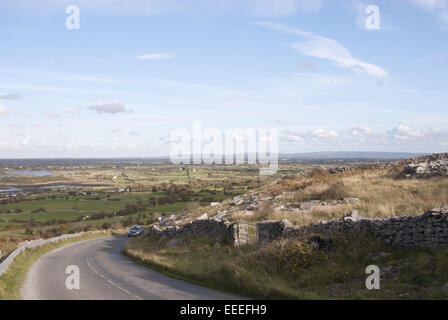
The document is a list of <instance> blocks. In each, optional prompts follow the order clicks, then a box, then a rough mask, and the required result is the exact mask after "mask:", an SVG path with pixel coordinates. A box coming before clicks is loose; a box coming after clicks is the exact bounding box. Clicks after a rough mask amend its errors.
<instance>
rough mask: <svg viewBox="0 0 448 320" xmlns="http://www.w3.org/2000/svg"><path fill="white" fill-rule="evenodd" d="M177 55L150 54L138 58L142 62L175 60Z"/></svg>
mask: <svg viewBox="0 0 448 320" xmlns="http://www.w3.org/2000/svg"><path fill="white" fill-rule="evenodd" d="M175 57H176V55H174V54H171V53H149V54H143V55H140V56H137V58H138V59H142V60H163V59H174V58H175Z"/></svg>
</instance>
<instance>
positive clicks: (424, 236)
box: [281, 206, 448, 247]
mask: <svg viewBox="0 0 448 320" xmlns="http://www.w3.org/2000/svg"><path fill="white" fill-rule="evenodd" d="M304 232H308V233H309V232H311V233H320V234H331V233H334V232H344V233H348V232H371V233H373V234H374V235H376V236H378V237H379V238H380V239H382V240H384V241H385V242H386V243H389V244H393V245H401V246H416V247H446V246H448V206H445V207H442V208H437V209H432V210H429V211H428V212H425V213H424V214H423V215H420V216H403V217H392V218H389V219H366V218H363V217H361V216H359V215H358V214H357V212H351V213H350V214H349V215H347V216H345V217H343V218H340V219H335V220H331V221H329V222H321V223H315V224H312V225H309V226H306V227H287V228H285V229H284V231H283V234H282V235H281V236H283V237H289V236H292V235H294V234H297V233H304Z"/></svg>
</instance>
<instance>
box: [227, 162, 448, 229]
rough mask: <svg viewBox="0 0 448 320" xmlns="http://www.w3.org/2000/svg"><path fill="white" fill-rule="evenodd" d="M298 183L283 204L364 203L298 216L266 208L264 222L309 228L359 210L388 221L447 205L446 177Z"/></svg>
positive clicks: (373, 175) (372, 174)
mask: <svg viewBox="0 0 448 320" xmlns="http://www.w3.org/2000/svg"><path fill="white" fill-rule="evenodd" d="M297 179H298V181H299V182H298V183H297V184H293V183H292V182H291V181H288V182H287V183H286V185H287V186H292V185H300V186H301V188H299V189H297V190H296V192H295V193H294V194H293V195H292V196H291V197H288V198H286V199H284V200H282V204H286V203H288V202H302V201H309V200H313V199H320V200H340V199H341V198H345V197H354V198H359V199H360V200H361V202H360V203H358V204H354V205H352V204H347V205H342V206H333V207H332V206H329V207H318V208H314V209H312V210H309V211H302V212H295V213H288V212H275V211H274V210H273V209H271V211H270V212H269V213H267V212H266V210H267V209H266V208H264V209H263V220H281V219H287V220H289V221H290V222H292V223H293V224H296V225H307V224H310V223H314V222H319V221H327V220H331V219H334V218H339V217H342V216H344V215H345V214H346V213H347V212H349V211H351V210H358V211H359V213H360V214H361V215H363V216H365V217H368V218H388V217H392V216H403V215H411V216H412V215H420V214H422V213H423V212H425V211H427V210H429V209H432V208H436V207H441V206H444V205H448V179H446V178H443V177H440V178H430V179H399V178H396V174H394V172H393V170H391V171H388V170H364V171H361V172H357V173H355V174H352V173H349V174H345V173H344V174H335V175H316V176H315V177H314V178H310V179H304V178H297ZM288 180H290V179H288ZM286 189H288V188H286ZM288 190H289V189H288ZM235 218H238V217H235ZM259 218H260V217H259V216H258V215H254V216H252V217H247V218H246V219H245V220H248V221H252V222H254V221H258V220H260V219H259Z"/></svg>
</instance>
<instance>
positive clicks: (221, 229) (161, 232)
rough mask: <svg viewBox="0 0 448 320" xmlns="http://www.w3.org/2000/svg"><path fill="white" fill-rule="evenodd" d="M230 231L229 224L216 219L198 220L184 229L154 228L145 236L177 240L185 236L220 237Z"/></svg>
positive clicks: (147, 231)
mask: <svg viewBox="0 0 448 320" xmlns="http://www.w3.org/2000/svg"><path fill="white" fill-rule="evenodd" d="M227 231H228V223H225V222H222V221H218V220H215V219H198V220H194V221H192V222H189V223H187V224H185V225H183V226H182V227H178V226H170V227H165V228H161V227H158V226H152V227H150V228H149V229H148V230H146V231H145V236H157V237H162V236H166V237H171V238H177V237H180V236H184V235H200V236H219V235H225V234H227Z"/></svg>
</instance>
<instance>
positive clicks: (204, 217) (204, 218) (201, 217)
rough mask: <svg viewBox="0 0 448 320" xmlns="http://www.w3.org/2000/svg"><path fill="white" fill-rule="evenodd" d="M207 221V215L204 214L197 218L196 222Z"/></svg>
mask: <svg viewBox="0 0 448 320" xmlns="http://www.w3.org/2000/svg"><path fill="white" fill-rule="evenodd" d="M207 219H208V215H207V214H206V213H204V214H203V215H201V216H200V217H199V218H197V219H196V220H207Z"/></svg>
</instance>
